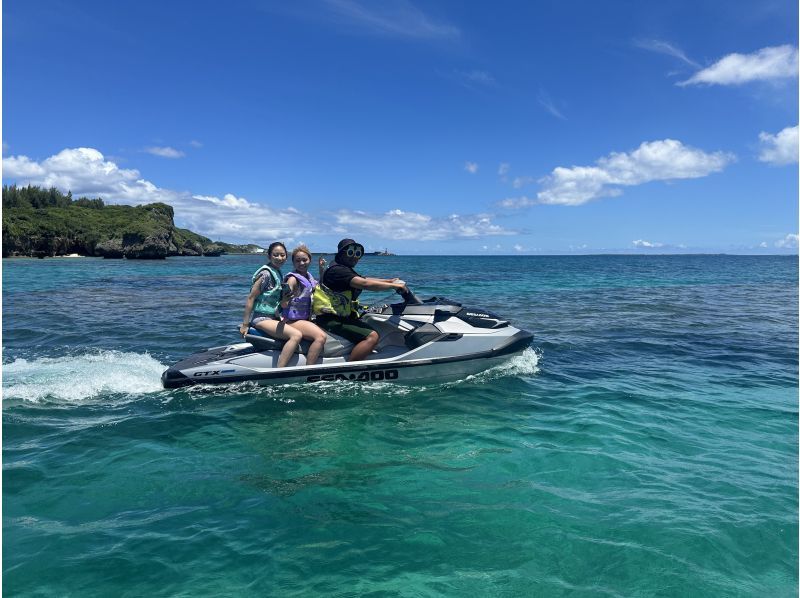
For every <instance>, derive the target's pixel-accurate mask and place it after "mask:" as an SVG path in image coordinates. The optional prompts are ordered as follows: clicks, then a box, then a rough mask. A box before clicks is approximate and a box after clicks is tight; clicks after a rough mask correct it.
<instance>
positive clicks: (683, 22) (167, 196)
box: [2, 0, 798, 255]
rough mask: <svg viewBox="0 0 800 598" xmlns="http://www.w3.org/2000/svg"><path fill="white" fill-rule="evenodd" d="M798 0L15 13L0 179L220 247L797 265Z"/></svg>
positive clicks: (321, 1)
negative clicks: (132, 214) (171, 220)
mask: <svg viewBox="0 0 800 598" xmlns="http://www.w3.org/2000/svg"><path fill="white" fill-rule="evenodd" d="M797 23H798V14H797V3H796V2H795V1H793V0H792V1H789V0H782V1H769V0H765V1H761V0H759V1H752V2H741V1H733V2H730V1H715V2H709V1H703V0H699V1H698V0H694V1H692V2H682V1H679V0H678V1H671V2H668V3H655V2H633V1H627V2H622V1H620V2H590V1H588V0H587V1H581V2H573V1H559V2H556V1H553V2H524V1H521V2H511V1H509V2H492V3H489V2H456V1H433V0H430V1H426V2H422V1H408V0H401V1H392V0H386V1H383V2H377V1H376V2H367V1H366V0H304V1H297V2H260V1H255V0H243V1H239V0H231V1H229V2H225V3H221V2H202V1H201V2H195V1H193V2H177V1H176V2H155V1H138V2H132V1H121V2H94V1H87V0H79V1H71V2H66V1H55V0H47V1H42V0H5V2H3V125H4V126H3V130H2V139H3V182H4V183H17V184H22V185H24V184H28V183H30V184H38V185H47V186H50V185H55V186H57V187H59V188H61V189H62V190H64V191H67V190H71V191H72V192H73V194H74V195H89V196H92V197H94V196H100V197H102V198H103V199H104V200H105V201H106V202H108V203H127V204H138V203H149V202H152V201H165V202H167V203H169V204H171V205H173V206H174V207H175V219H176V224H178V225H179V226H184V227H188V228H191V229H192V230H195V231H197V232H200V233H202V234H204V235H206V236H209V237H211V238H212V239H215V240H224V241H229V242H254V243H258V244H261V245H266V244H268V243H269V242H270V241H272V240H275V239H280V240H283V241H284V242H286V243H287V244H293V243H295V242H299V241H304V242H306V243H308V244H309V245H310V246H311V247H312V249H319V250H323V251H330V250H331V249H332V248H334V247H335V244H336V242H337V241H338V239H339V238H341V237H343V236H351V237H355V238H356V239H358V240H360V241H361V242H362V243H364V245H366V246H367V247H368V248H369V249H379V248H384V247H388V248H389V249H390V250H392V251H395V252H398V253H404V254H417V253H418V254H496V253H499V254H516V253H520V254H534V255H535V254H550V253H560V254H569V253H616V252H628V253H681V252H730V253H796V252H797V241H798V237H797V232H798V170H797V154H798V149H797V143H798V142H797V138H798V129H797V125H798V80H797V70H798V67H797V61H798V58H797V43H798V34H797Z"/></svg>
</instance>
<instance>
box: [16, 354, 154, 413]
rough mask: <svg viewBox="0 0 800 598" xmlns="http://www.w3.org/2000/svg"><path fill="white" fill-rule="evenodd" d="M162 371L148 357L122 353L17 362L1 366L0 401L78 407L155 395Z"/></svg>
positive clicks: (21, 360)
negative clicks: (108, 398) (113, 397)
mask: <svg viewBox="0 0 800 598" xmlns="http://www.w3.org/2000/svg"><path fill="white" fill-rule="evenodd" d="M165 369H166V366H165V365H163V364H161V363H159V362H158V361H157V360H155V359H153V358H152V357H151V356H150V355H148V354H147V353H144V354H142V353H124V352H122V351H96V352H92V353H84V354H79V355H67V356H64V357H42V358H39V359H33V360H31V361H28V360H27V359H17V360H15V361H13V362H11V363H8V364H5V365H4V366H3V398H4V400H8V399H21V400H24V401H30V402H34V403H38V402H41V401H44V400H55V401H66V402H70V403H80V402H83V401H86V400H90V399H93V398H95V397H98V396H101V395H106V394H129V395H130V394H143V393H150V392H157V391H159V390H161V373H162V372H163V371H164V370H165Z"/></svg>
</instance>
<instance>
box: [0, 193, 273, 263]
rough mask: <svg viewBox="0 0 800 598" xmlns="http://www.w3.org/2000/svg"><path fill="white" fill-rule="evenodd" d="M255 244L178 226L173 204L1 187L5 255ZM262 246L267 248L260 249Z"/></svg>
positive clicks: (111, 254) (245, 249)
mask: <svg viewBox="0 0 800 598" xmlns="http://www.w3.org/2000/svg"><path fill="white" fill-rule="evenodd" d="M260 249H261V248H260V247H258V246H257V245H231V244H229V243H222V242H219V241H217V242H214V241H212V240H211V239H209V238H207V237H204V236H202V235H199V234H197V233H194V232H192V231H190V230H188V229H185V228H177V227H176V226H175V222H174V211H173V209H172V206H169V205H167V204H165V203H152V204H147V205H141V206H123V205H106V204H105V203H104V202H103V200H102V199H100V198H97V199H88V198H86V197H81V198H79V199H73V198H72V193H67V194H66V195H65V194H63V193H61V192H60V191H59V190H58V189H56V188H55V187H51V188H50V189H43V188H41V187H35V186H30V185H29V186H27V187H17V186H16V185H12V186H10V187H9V186H6V185H4V186H3V257H15V256H27V257H54V256H60V255H69V254H79V255H85V256H95V257H104V258H128V259H164V258H166V257H168V256H179V255H193V256H198V255H204V256H219V255H221V254H223V253H256V252H258V251H259V250H260ZM262 251H263V250H262Z"/></svg>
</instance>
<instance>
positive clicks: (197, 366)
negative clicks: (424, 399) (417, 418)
mask: <svg viewBox="0 0 800 598" xmlns="http://www.w3.org/2000/svg"><path fill="white" fill-rule="evenodd" d="M401 296H402V299H403V300H402V302H400V303H393V304H388V303H384V304H380V305H373V306H372V307H370V308H368V309H367V310H366V311H365V313H363V315H362V316H361V319H362V321H363V322H365V323H366V324H368V325H369V326H370V327H372V328H373V329H375V330H376V331H377V332H378V334H380V341H379V342H378V345H377V347H376V349H375V350H374V351H373V352H372V354H371V355H370V356H369V357H367V358H366V359H365V360H363V361H352V362H351V361H347V356H348V355H349V354H350V351H351V350H352V348H353V343H351V342H350V341H348V340H346V339H344V338H342V337H340V336H337V335H335V334H331V333H328V338H327V340H326V342H325V348H324V350H323V353H322V356H321V358H320V360H319V362H318V363H316V364H314V365H306V357H305V353H306V351H307V350H308V346H309V342H308V341H303V342H301V344H300V346H299V347H298V350H297V351H296V352H295V354H294V355H293V356H292V358H291V359H290V361H289V364H288V365H287V366H286V367H283V368H278V367H276V365H277V362H278V355H279V354H280V351H281V348H282V347H283V342H284V341H282V340H276V339H274V338H270V337H268V336H266V335H264V334H262V333H261V332H260V331H258V330H256V329H255V328H252V327H251V328H250V329H249V331H248V333H247V334H245V336H244V342H238V343H233V344H230V345H222V346H219V347H211V348H209V349H205V350H204V351H200V352H198V353H195V354H193V355H190V356H189V357H186V358H185V359H183V360H181V361H179V362H178V363H176V364H175V365H173V366H171V367H170V368H169V369H167V370H166V371H165V372H164V374H163V375H162V376H161V382H162V384H163V385H164V388H179V387H183V386H190V385H194V384H230V383H237V382H254V383H257V384H261V385H269V384H295V383H314V382H345V381H350V382H398V383H411V384H414V383H430V382H443V381H449V380H458V379H461V378H463V377H464V376H468V375H470V374H476V373H478V372H481V371H483V370H486V369H488V368H490V367H493V366H495V365H498V364H499V363H501V362H502V361H503V360H506V359H508V358H509V357H511V356H513V355H517V354H519V353H521V352H522V351H524V350H525V349H526V348H527V347H528V346H530V344H531V342H532V341H533V334H532V333H530V332H528V331H526V330H520V329H519V328H515V327H514V326H512V325H511V324H510V323H509V322H508V320H504V319H503V318H501V317H500V316H498V315H496V314H494V313H492V312H490V311H487V310H484V309H475V308H472V307H466V306H463V305H462V304H461V303H458V302H456V301H451V300H450V299H447V298H445V297H429V298H427V299H424V300H419V299H418V298H417V297H416V296H415V295H414V294H413V293H412V292H411V291H408V290H407V291H405V292H404V293H401Z"/></svg>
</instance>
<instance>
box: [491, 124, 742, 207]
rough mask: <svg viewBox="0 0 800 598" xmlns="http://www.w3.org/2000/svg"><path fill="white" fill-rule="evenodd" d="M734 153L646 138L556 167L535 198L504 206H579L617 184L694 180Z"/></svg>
mask: <svg viewBox="0 0 800 598" xmlns="http://www.w3.org/2000/svg"><path fill="white" fill-rule="evenodd" d="M734 159H735V156H734V155H733V154H729V153H725V152H714V153H706V152H704V151H702V150H699V149H696V148H692V147H689V146H685V145H683V144H682V143H681V142H680V141H676V140H674V139H663V140H661V141H646V142H644V143H642V144H641V145H640V146H639V147H638V148H637V149H636V150H634V151H633V152H630V153H625V152H619V153H617V152H613V153H611V154H610V155H608V156H607V157H604V158H600V159H599V160H598V161H597V162H596V165H595V166H572V167H571V168H564V167H562V166H559V167H557V168H555V169H554V170H553V172H552V173H551V174H550V175H548V176H546V177H544V178H543V179H540V181H539V182H540V183H541V184H542V185H543V187H544V188H543V190H542V191H540V192H539V193H538V194H537V196H536V200H535V201H534V200H531V199H528V198H526V197H523V198H517V199H513V198H512V199H507V200H505V201H504V202H501V204H500V205H502V206H504V207H524V206H527V205H533V204H534V203H540V204H551V205H567V206H579V205H581V204H584V203H586V202H587V201H590V200H592V199H597V198H599V197H613V196H617V195H620V194H621V193H622V191H621V190H620V189H618V188H617V186H623V187H624V186H633V185H641V184H643V183H649V182H651V181H668V180H675V179H693V178H699V177H704V176H707V175H709V174H711V173H713V172H719V171H721V170H722V169H724V168H725V166H726V165H727V164H729V163H730V162H731V161H732V160H734Z"/></svg>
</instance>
